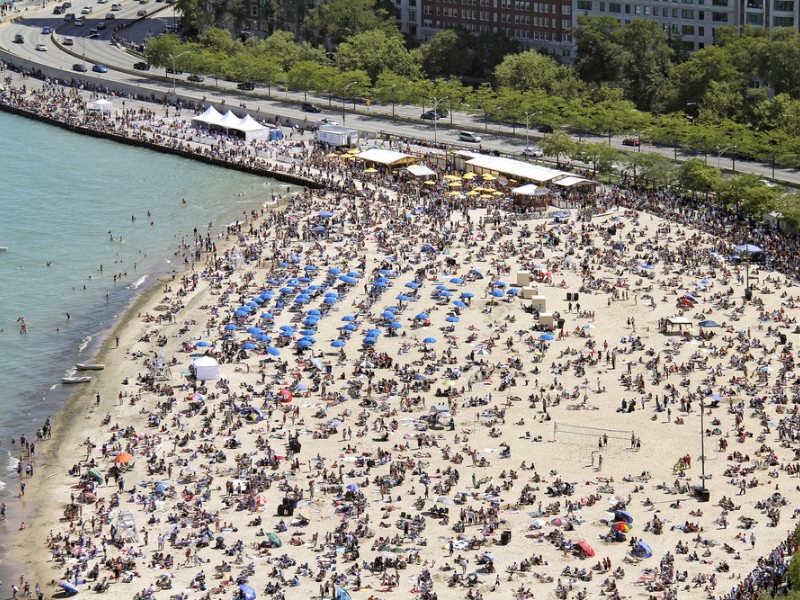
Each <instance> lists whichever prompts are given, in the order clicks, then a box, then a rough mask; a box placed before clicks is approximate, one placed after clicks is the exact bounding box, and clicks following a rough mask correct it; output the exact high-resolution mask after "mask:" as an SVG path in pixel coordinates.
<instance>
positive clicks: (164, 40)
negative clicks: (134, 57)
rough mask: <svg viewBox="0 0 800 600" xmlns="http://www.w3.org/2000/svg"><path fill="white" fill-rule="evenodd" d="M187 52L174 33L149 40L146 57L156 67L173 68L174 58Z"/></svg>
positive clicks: (145, 51)
mask: <svg viewBox="0 0 800 600" xmlns="http://www.w3.org/2000/svg"><path fill="white" fill-rule="evenodd" d="M184 51H185V48H184V47H183V45H181V40H180V38H179V37H178V36H177V35H176V34H174V33H168V34H166V35H162V36H159V37H157V38H147V44H146V46H145V49H144V56H145V58H146V59H147V62H149V63H150V64H151V65H153V66H155V67H164V68H171V67H172V57H173V56H177V55H178V54H181V53H182V52H184Z"/></svg>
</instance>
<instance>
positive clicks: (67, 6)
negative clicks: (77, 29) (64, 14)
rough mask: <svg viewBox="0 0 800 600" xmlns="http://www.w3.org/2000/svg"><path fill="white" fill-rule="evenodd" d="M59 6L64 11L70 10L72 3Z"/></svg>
mask: <svg viewBox="0 0 800 600" xmlns="http://www.w3.org/2000/svg"><path fill="white" fill-rule="evenodd" d="M61 6H62V7H63V8H64V10H66V9H68V8H72V2H64V4H62V5H61Z"/></svg>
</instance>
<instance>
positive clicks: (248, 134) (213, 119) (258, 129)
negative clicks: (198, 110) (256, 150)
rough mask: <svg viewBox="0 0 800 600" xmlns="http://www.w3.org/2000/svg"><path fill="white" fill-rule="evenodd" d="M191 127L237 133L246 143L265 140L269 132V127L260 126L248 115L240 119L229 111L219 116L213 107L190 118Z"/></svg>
mask: <svg viewBox="0 0 800 600" xmlns="http://www.w3.org/2000/svg"><path fill="white" fill-rule="evenodd" d="M192 127H206V128H208V129H214V128H217V129H224V130H225V131H227V132H228V133H238V134H239V135H241V136H242V137H244V139H245V140H247V141H250V140H261V139H267V138H268V137H269V134H270V131H271V128H270V127H267V126H265V125H262V124H261V123H259V122H258V121H256V120H255V119H254V118H253V117H251V116H250V115H249V114H246V115H245V116H244V117H242V118H241V119H240V118H239V117H237V116H236V115H235V114H234V113H233V111H230V110H229V111H228V112H226V113H225V114H224V115H221V114H219V112H218V111H217V110H216V109H215V108H214V107H213V106H209V107H208V108H207V109H206V110H205V111H204V112H203V114H201V115H198V116H196V117H194V118H192Z"/></svg>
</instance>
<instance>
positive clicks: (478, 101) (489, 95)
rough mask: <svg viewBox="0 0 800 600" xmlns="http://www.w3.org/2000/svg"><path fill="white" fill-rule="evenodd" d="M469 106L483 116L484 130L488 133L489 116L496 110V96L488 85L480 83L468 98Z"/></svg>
mask: <svg viewBox="0 0 800 600" xmlns="http://www.w3.org/2000/svg"><path fill="white" fill-rule="evenodd" d="M468 102H469V105H470V106H471V107H472V108H474V109H477V110H478V111H480V112H481V114H482V115H483V124H484V129H485V130H486V131H489V115H491V114H492V113H493V112H494V111H495V110H496V109H497V94H496V93H495V91H494V89H493V88H492V86H491V85H490V84H488V83H482V84H480V85H479V86H478V88H477V89H476V90H474V91H473V92H472V93H471V94H470V95H469V97H468Z"/></svg>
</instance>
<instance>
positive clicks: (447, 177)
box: [444, 175, 461, 181]
mask: <svg viewBox="0 0 800 600" xmlns="http://www.w3.org/2000/svg"><path fill="white" fill-rule="evenodd" d="M444 178H445V179H452V180H453V181H456V180H458V179H461V176H460V175H445V176H444Z"/></svg>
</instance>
